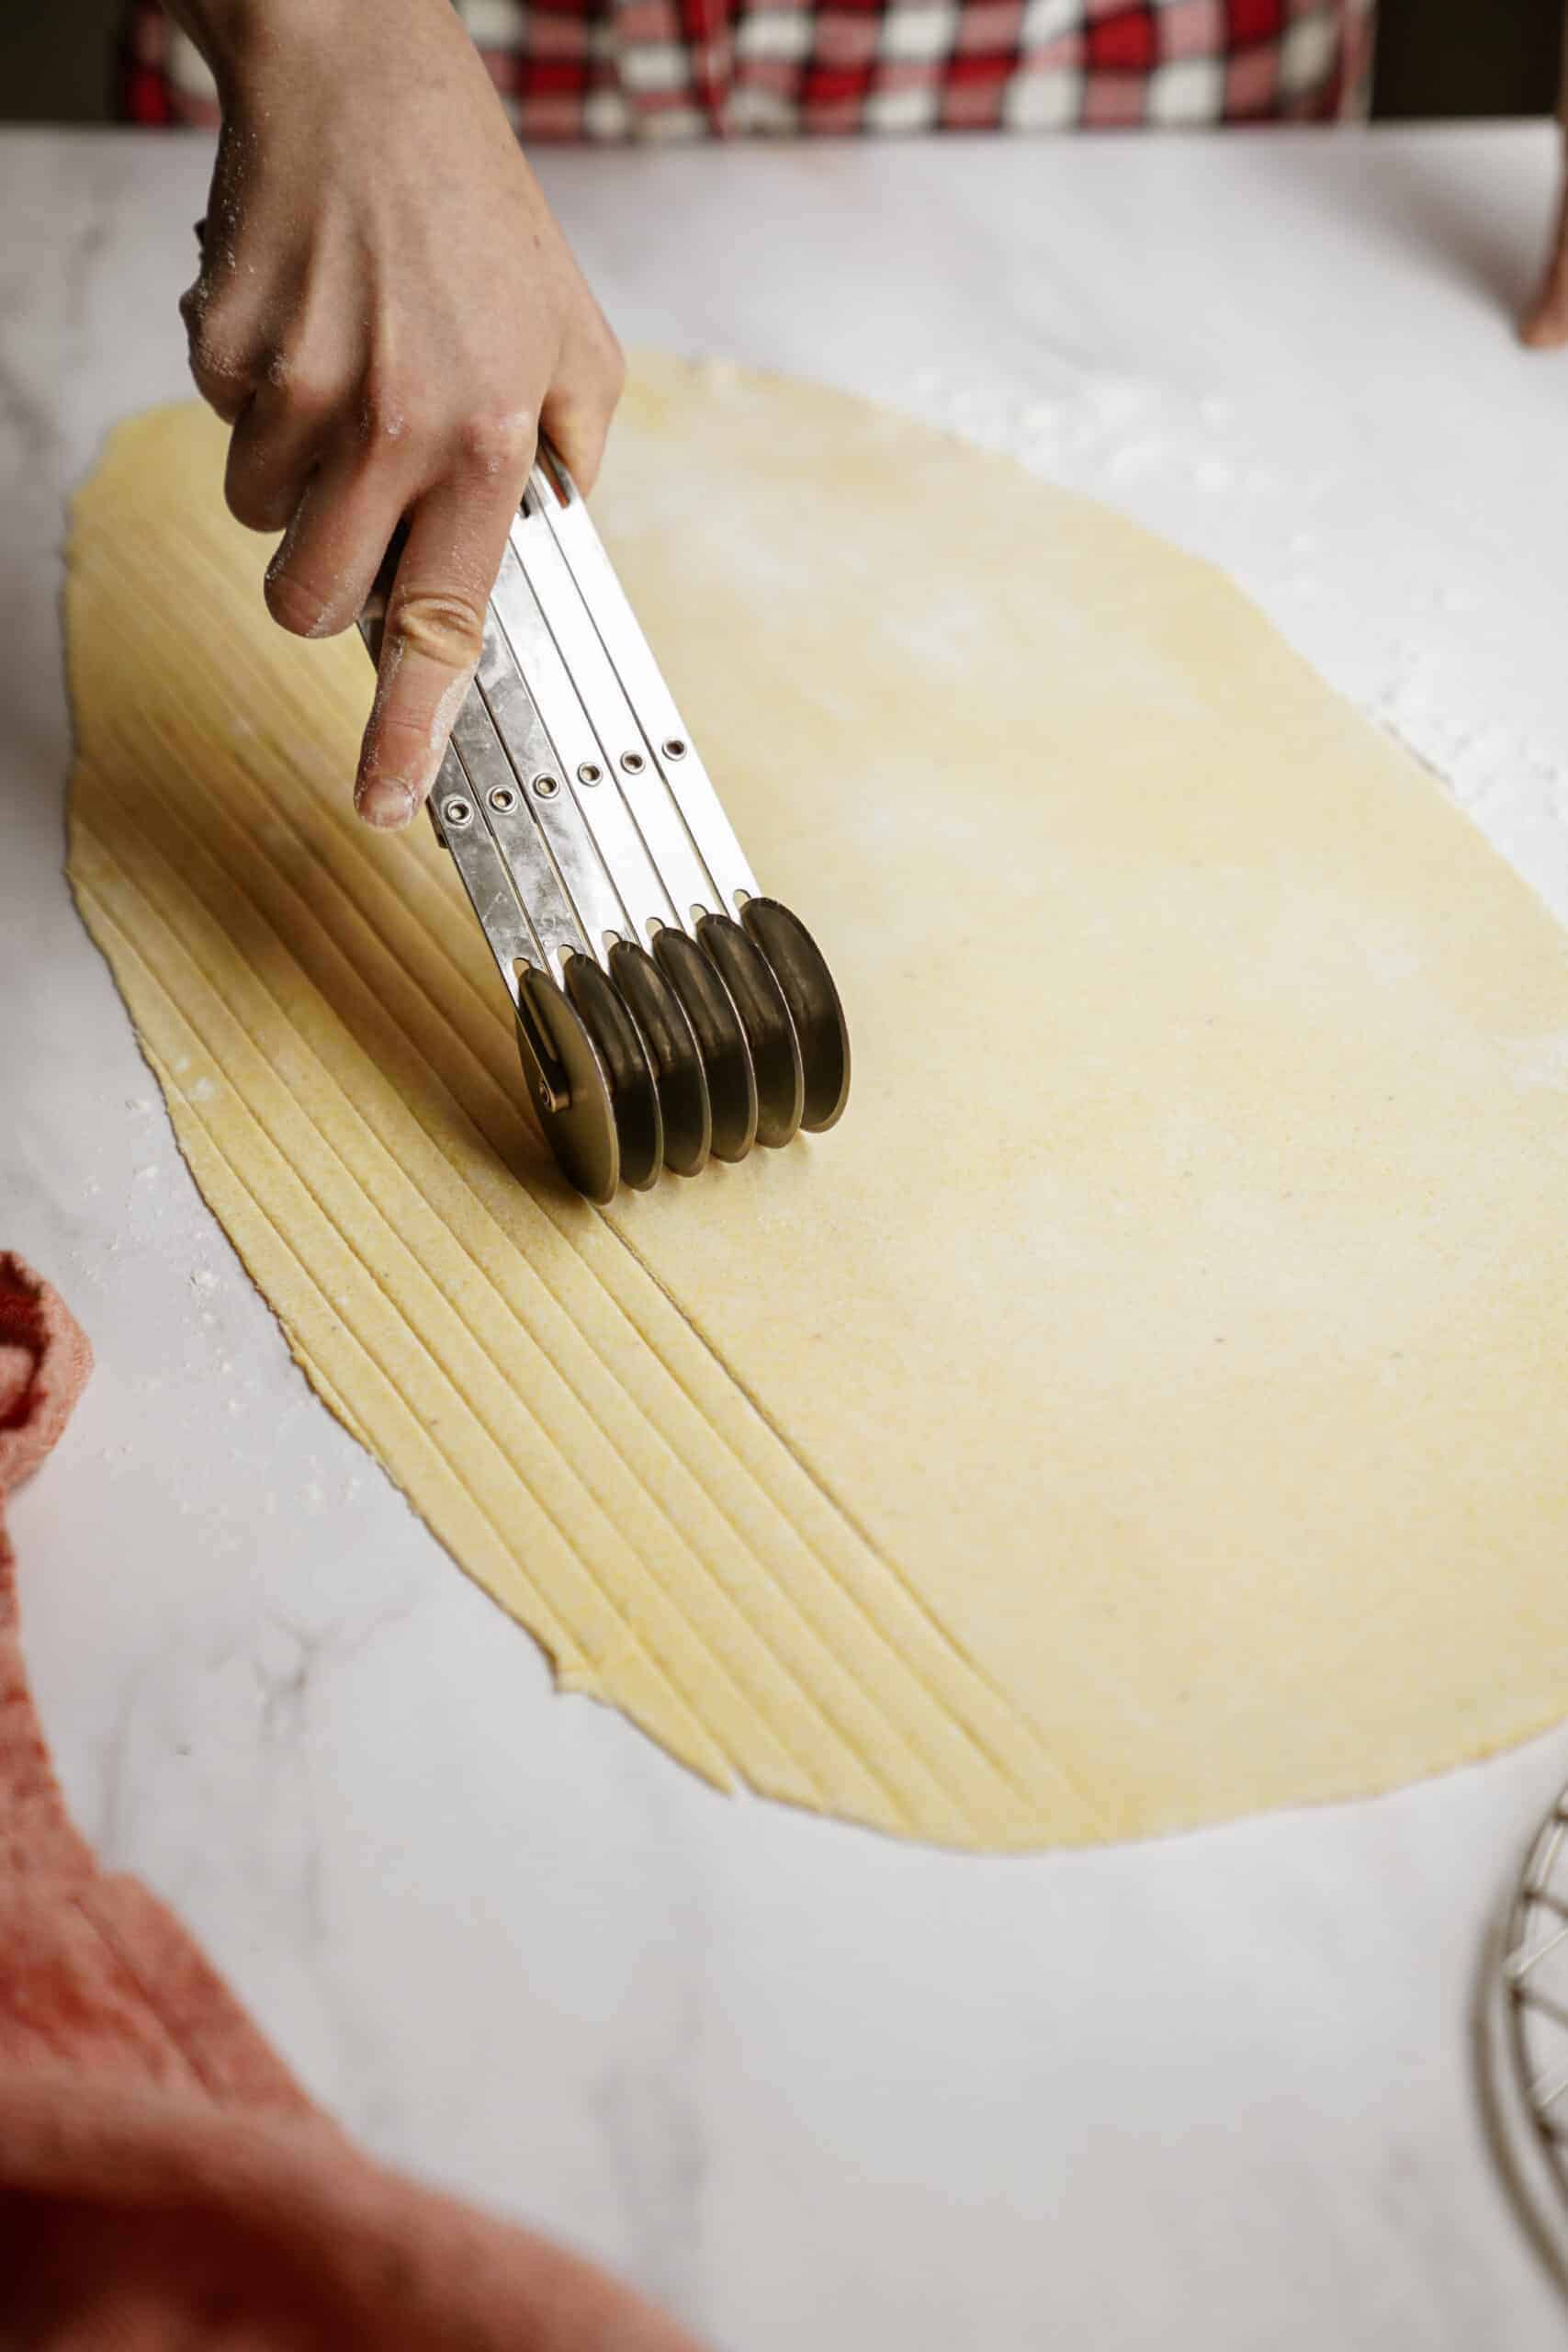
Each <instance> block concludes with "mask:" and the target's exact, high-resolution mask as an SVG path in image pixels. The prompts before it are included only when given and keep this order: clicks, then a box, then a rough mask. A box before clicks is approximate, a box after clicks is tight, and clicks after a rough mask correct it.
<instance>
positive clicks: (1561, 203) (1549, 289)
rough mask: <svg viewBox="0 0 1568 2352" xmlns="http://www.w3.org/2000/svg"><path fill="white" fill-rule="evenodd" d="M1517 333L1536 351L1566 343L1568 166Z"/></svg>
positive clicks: (1555, 347)
mask: <svg viewBox="0 0 1568 2352" xmlns="http://www.w3.org/2000/svg"><path fill="white" fill-rule="evenodd" d="M1565 103H1568V102H1565ZM1519 333H1520V334H1521V336H1522V337H1523V339H1524V340H1525V342H1526V343H1528V344H1529V345H1531V347H1532V348H1533V349H1534V350H1537V351H1555V350H1556V349H1557V348H1558V347H1559V346H1560V345H1562V344H1565V343H1568V168H1565V169H1564V172H1563V176H1562V188H1561V192H1560V194H1559V197H1558V202H1557V210H1556V213H1555V214H1554V216H1553V219H1552V226H1551V238H1550V241H1549V243H1548V245H1547V250H1546V266H1545V268H1544V269H1543V270H1542V272H1541V277H1540V285H1539V286H1538V287H1537V288H1536V291H1535V294H1534V296H1533V298H1532V299H1531V300H1530V301H1529V303H1528V304H1527V305H1526V308H1525V313H1524V316H1523V317H1522V319H1521V320H1520V321H1519Z"/></svg>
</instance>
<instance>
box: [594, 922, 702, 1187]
mask: <svg viewBox="0 0 1568 2352" xmlns="http://www.w3.org/2000/svg"><path fill="white" fill-rule="evenodd" d="M610 976H611V978H612V979H613V980H614V981H615V986H616V987H617V988H618V989H620V992H621V994H622V996H623V997H624V998H625V1000H626V1004H627V1006H628V1008H629V1010H630V1012H631V1016H632V1019H633V1020H634V1021H635V1022H636V1023H637V1027H638V1029H639V1030H640V1031H641V1033H642V1041H643V1043H644V1045H645V1046H647V1047H648V1053H649V1060H650V1061H651V1062H652V1064H653V1075H654V1079H655V1081H656V1083H657V1085H658V1088H659V1107H660V1111H661V1112H662V1114H663V1116H664V1165H665V1166H666V1168H671V1169H673V1170H674V1171H675V1173H676V1175H677V1176H695V1175H696V1174H698V1173H699V1171H700V1170H702V1169H704V1168H705V1166H706V1165H707V1158H708V1153H709V1152H710V1151H711V1149H712V1148H713V1110H712V1106H711V1105H710V1103H709V1102H708V1088H707V1080H706V1078H705V1076H704V1074H703V1057H702V1055H701V1054H700V1053H699V1051H698V1050H697V1041H696V1038H695V1036H694V1035H693V1031H692V1024H691V1022H690V1020H689V1018H688V1017H687V1013H686V1008H685V1006H684V1005H683V1004H682V1002H681V1000H680V998H679V997H678V996H677V995H676V993H675V991H674V989H672V988H671V985H670V982H669V981H668V980H667V979H666V978H665V977H664V975H663V973H662V972H661V971H660V968H659V967H658V965H657V964H656V963H655V962H654V960H653V958H652V956H650V955H649V953H648V950H647V949H646V948H645V947H638V946H636V945H635V944H633V943H632V942H631V941H629V940H625V939H623V940H620V941H618V942H617V944H615V946H614V947H612V948H611V950H610Z"/></svg>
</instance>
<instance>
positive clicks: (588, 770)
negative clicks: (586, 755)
mask: <svg viewBox="0 0 1568 2352" xmlns="http://www.w3.org/2000/svg"><path fill="white" fill-rule="evenodd" d="M602 774H603V770H602V769H599V768H596V767H595V766H594V764H593V763H592V760H584V761H583V763H582V765H581V767H580V768H579V769H578V771H577V780H578V782H579V784H597V783H598V781H599V778H600V776H601V775H602Z"/></svg>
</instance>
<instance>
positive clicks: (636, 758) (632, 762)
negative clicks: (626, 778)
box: [621, 752, 643, 775]
mask: <svg viewBox="0 0 1568 2352" xmlns="http://www.w3.org/2000/svg"><path fill="white" fill-rule="evenodd" d="M621 765H622V766H623V767H624V768H625V770H626V774H627V775H641V774H642V767H643V760H642V753H641V752H622V753H621Z"/></svg>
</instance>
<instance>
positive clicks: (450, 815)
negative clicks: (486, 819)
mask: <svg viewBox="0 0 1568 2352" xmlns="http://www.w3.org/2000/svg"><path fill="white" fill-rule="evenodd" d="M473 813H474V812H473V810H472V809H470V808H469V806H468V802H467V801H466V800H448V801H447V802H446V805H445V806H444V808H443V809H442V811H441V814H442V816H443V818H444V819H445V820H446V823H447V824H449V825H466V824H467V823H468V820H469V818H470V817H471V816H472V815H473Z"/></svg>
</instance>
